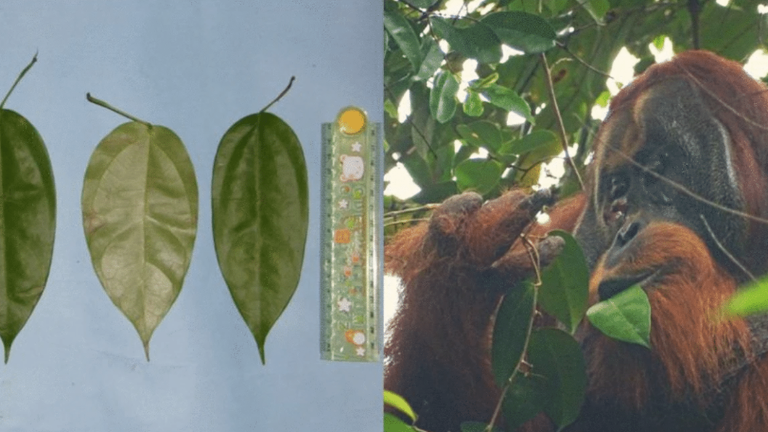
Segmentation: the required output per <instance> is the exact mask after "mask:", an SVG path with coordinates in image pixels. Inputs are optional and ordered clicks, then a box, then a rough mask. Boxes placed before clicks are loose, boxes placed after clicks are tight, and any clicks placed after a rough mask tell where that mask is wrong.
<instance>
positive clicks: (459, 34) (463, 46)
mask: <svg viewBox="0 0 768 432" xmlns="http://www.w3.org/2000/svg"><path fill="white" fill-rule="evenodd" d="M430 23H432V29H433V30H434V32H435V34H436V35H437V36H438V37H439V38H441V39H444V40H445V41H447V42H448V45H450V47H451V49H452V50H454V51H457V52H459V53H461V54H462V55H464V56H465V57H467V58H471V59H475V60H477V61H478V62H480V63H498V62H499V61H500V60H501V55H502V52H501V41H500V40H499V38H498V37H497V36H496V34H495V33H494V32H493V30H492V29H491V28H490V27H488V26H487V25H485V24H483V23H481V22H477V23H475V24H473V25H472V26H469V27H465V28H457V27H454V26H453V24H451V21H450V20H447V19H445V18H440V17H432V18H430Z"/></svg>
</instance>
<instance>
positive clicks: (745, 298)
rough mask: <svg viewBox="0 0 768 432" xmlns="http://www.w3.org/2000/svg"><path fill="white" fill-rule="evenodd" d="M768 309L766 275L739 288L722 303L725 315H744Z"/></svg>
mask: <svg viewBox="0 0 768 432" xmlns="http://www.w3.org/2000/svg"><path fill="white" fill-rule="evenodd" d="M766 311H768V277H764V278H762V279H760V280H758V281H755V282H752V283H751V284H748V285H747V286H745V287H743V288H741V289H740V290H739V291H737V292H736V294H734V295H733V296H732V297H731V298H730V299H729V300H728V302H726V304H725V305H723V313H724V314H725V316H726V317H746V316H749V315H754V314H758V313H764V312H766Z"/></svg>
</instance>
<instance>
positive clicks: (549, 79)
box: [541, 53, 585, 190]
mask: <svg viewBox="0 0 768 432" xmlns="http://www.w3.org/2000/svg"><path fill="white" fill-rule="evenodd" d="M541 62H542V63H543V65H544V73H545V74H546V78H547V79H546V82H547V90H548V91H549V99H550V101H551V103H552V111H553V112H554V113H555V118H556V119H557V125H558V126H559V132H560V140H561V143H562V145H563V152H565V159H566V160H567V161H568V164H569V165H570V166H571V169H573V173H574V174H575V175H576V179H577V180H578V181H579V186H580V187H581V190H585V188H584V182H583V181H582V180H581V174H579V170H578V169H577V168H576V163H575V162H574V161H573V159H572V158H571V155H570V154H569V153H568V136H567V133H566V132H565V124H564V123H563V117H562V116H561V115H560V108H558V106H557V98H556V97H555V86H554V84H553V83H552V74H551V73H550V71H549V64H548V63H547V56H546V54H545V53H541Z"/></svg>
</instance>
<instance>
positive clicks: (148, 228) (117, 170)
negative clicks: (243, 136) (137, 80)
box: [82, 121, 198, 359]
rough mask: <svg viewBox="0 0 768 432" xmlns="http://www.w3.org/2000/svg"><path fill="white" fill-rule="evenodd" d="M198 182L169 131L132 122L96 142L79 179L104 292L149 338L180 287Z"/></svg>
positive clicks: (191, 243) (194, 227)
mask: <svg viewBox="0 0 768 432" xmlns="http://www.w3.org/2000/svg"><path fill="white" fill-rule="evenodd" d="M197 208H198V195H197V181H196V179H195V172H194V168H193V166H192V162H191V160H190V159H189V155H188V154H187V151H186V149H185V148H184V144H183V143H182V142H181V140H180V139H179V137H178V136H176V134H175V133H173V131H171V130H170V129H168V128H165V127H163V126H150V125H148V124H146V123H142V122H138V121H132V122H129V123H124V124H122V125H120V126H118V127H117V128H116V129H115V130H113V131H112V132H110V133H109V135H107V136H106V137H104V139H102V140H101V142H100V143H99V145H98V146H97V147H96V149H95V150H94V152H93V154H92V155H91V159H90V161H89V162H88V167H87V169H86V172H85V182H84V184H83V195H82V211H83V227H84V229H85V237H86V241H87V243H88V249H89V251H90V253H91V261H92V263H93V267H94V269H95V270H96V274H97V275H98V277H99V281H101V284H102V286H103V287H104V290H105V291H106V292H107V294H108V295H109V298H110V299H111V300H112V302H113V303H114V304H115V306H117V308H118V309H120V311H122V312H123V314H125V316H126V317H128V319H129V320H130V321H131V323H132V324H133V325H134V327H135V328H136V331H138V333H139V336H140V338H141V341H142V344H143V345H144V350H145V353H146V355H147V359H149V340H150V338H151V337H152V333H153V332H154V331H155V329H156V328H157V326H158V325H159V324H160V321H161V320H162V319H163V317H164V316H165V315H166V313H168V310H169V309H170V308H171V306H172V305H173V302H174V301H175V300H176V297H177V296H178V295H179V292H180V291H181V286H182V283H183V281H184V276H185V275H186V273H187V269H188V268H189V263H190V259H191V257H192V248H193V246H194V242H195V236H196V233H197Z"/></svg>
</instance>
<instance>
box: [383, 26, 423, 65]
mask: <svg viewBox="0 0 768 432" xmlns="http://www.w3.org/2000/svg"><path fill="white" fill-rule="evenodd" d="M384 28H385V29H386V30H387V32H389V34H390V35H391V36H392V38H393V39H394V40H395V42H396V43H397V46H399V47H400V50H401V51H402V52H403V54H404V55H405V57H406V58H407V59H408V61H409V62H411V67H412V69H413V71H414V72H418V70H419V68H420V67H421V60H422V59H421V47H420V46H419V38H418V36H416V32H415V31H413V27H411V25H410V24H409V23H408V20H406V19H405V17H403V16H402V15H400V14H399V13H397V12H390V11H384Z"/></svg>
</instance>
